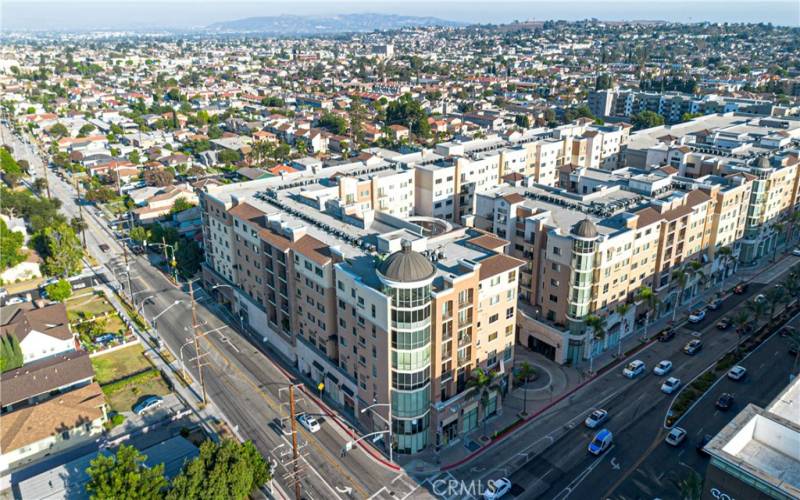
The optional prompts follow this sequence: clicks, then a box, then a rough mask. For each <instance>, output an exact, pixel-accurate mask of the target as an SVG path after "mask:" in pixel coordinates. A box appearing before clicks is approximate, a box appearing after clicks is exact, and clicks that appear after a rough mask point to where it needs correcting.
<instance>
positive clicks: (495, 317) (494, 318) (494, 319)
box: [489, 314, 500, 325]
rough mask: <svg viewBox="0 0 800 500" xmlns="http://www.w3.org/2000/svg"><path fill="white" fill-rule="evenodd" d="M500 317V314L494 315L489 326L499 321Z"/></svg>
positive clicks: (490, 318)
mask: <svg viewBox="0 0 800 500" xmlns="http://www.w3.org/2000/svg"><path fill="white" fill-rule="evenodd" d="M499 317H500V315H498V314H492V315H491V316H489V324H490V325H491V324H492V323H494V322H495V321H497V320H498V319H499Z"/></svg>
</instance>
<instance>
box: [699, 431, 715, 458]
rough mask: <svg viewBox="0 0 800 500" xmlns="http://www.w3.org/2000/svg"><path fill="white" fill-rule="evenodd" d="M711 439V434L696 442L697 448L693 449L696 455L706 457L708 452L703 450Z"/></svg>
mask: <svg viewBox="0 0 800 500" xmlns="http://www.w3.org/2000/svg"><path fill="white" fill-rule="evenodd" d="M713 437H714V436H712V435H711V434H706V435H704V436H703V437H702V438H700V441H698V442H697V446H696V447H695V449H696V450H697V453H699V454H701V455H708V452H707V451H706V450H705V447H706V445H707V444H708V442H709V441H711V439H712V438H713Z"/></svg>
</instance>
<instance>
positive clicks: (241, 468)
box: [166, 439, 271, 500]
mask: <svg viewBox="0 0 800 500" xmlns="http://www.w3.org/2000/svg"><path fill="white" fill-rule="evenodd" d="M270 478H271V473H270V470H269V466H268V465H267V463H266V461H265V460H264V457H262V456H261V454H260V453H259V452H258V450H257V449H256V447H255V445H254V444H253V443H252V442H251V441H245V442H244V443H241V444H240V443H238V442H236V441H233V440H230V439H226V440H224V441H222V443H219V444H218V443H215V442H213V441H211V440H208V441H205V442H204V443H203V444H202V445H200V455H199V456H197V457H196V458H195V459H194V460H192V461H191V462H189V463H188V464H187V465H186V466H185V467H184V469H183V471H181V473H180V474H178V475H177V476H176V477H175V479H174V480H173V481H172V488H171V489H170V490H169V491H168V492H167V496H166V497H167V500H185V499H189V500H191V499H201V498H226V499H233V500H245V499H246V498H249V497H250V494H251V493H252V492H253V491H255V490H256V489H258V488H259V487H261V486H262V485H263V484H265V483H266V482H267V481H269V480H270Z"/></svg>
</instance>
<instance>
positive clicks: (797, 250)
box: [792, 248, 800, 257]
mask: <svg viewBox="0 0 800 500" xmlns="http://www.w3.org/2000/svg"><path fill="white" fill-rule="evenodd" d="M792 255H794V256H795V257H800V248H795V249H792Z"/></svg>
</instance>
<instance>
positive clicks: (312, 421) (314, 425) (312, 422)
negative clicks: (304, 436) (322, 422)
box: [297, 414, 320, 432]
mask: <svg viewBox="0 0 800 500" xmlns="http://www.w3.org/2000/svg"><path fill="white" fill-rule="evenodd" d="M297 421H298V422H300V425H302V426H303V427H305V428H306V430H307V431H308V432H317V431H318V430H319V429H320V426H319V422H318V421H317V419H316V418H314V417H312V416H311V415H306V414H303V415H300V416H299V417H297Z"/></svg>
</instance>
